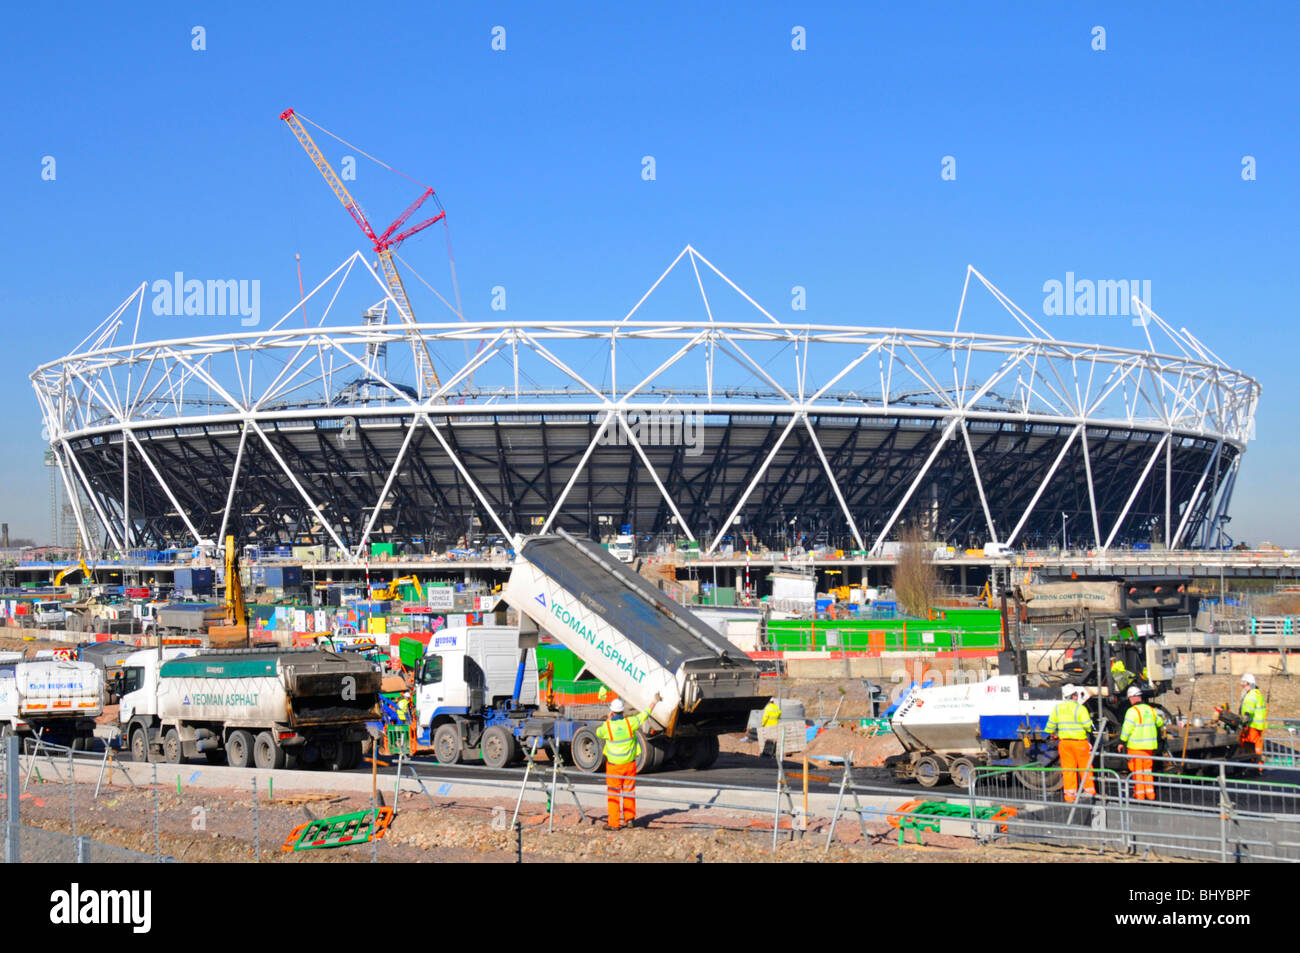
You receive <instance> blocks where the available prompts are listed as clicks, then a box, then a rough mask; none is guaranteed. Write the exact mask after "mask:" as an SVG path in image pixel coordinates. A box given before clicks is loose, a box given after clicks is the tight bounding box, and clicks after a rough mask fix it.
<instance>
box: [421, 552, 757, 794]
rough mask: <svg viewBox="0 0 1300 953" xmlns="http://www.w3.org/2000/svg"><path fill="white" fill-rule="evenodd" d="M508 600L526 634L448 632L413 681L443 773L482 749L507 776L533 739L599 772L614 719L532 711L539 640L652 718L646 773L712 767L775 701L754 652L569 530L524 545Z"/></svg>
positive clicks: (587, 710)
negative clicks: (732, 738) (728, 739)
mask: <svg viewBox="0 0 1300 953" xmlns="http://www.w3.org/2000/svg"><path fill="white" fill-rule="evenodd" d="M503 595H504V599H505V601H506V602H507V603H508V604H509V605H510V606H512V607H514V608H515V609H516V610H518V612H519V615H520V626H519V629H518V630H517V631H515V630H513V629H507V630H506V631H505V632H504V633H501V632H496V631H493V632H489V631H487V630H488V628H489V627H486V626H472V627H469V628H467V629H465V630H463V634H462V633H457V632H452V631H451V630H448V631H447V632H445V633H440V634H439V636H435V637H434V638H433V639H431V640H430V643H429V647H428V651H427V654H426V656H425V658H424V659H423V660H422V661H421V664H420V667H419V669H418V671H417V673H416V682H417V713H418V718H419V722H418V724H419V733H420V738H421V740H422V741H425V742H426V743H432V745H433V748H434V753H435V755H436V756H437V757H438V759H439V760H440V761H443V762H444V763H447V762H454V761H457V760H460V758H461V757H463V756H464V755H466V754H471V753H473V752H475V751H477V752H478V753H479V755H480V756H481V757H482V758H483V760H484V761H485V762H486V763H488V764H489V765H491V766H494V767H499V766H503V765H506V764H509V763H510V762H511V761H513V760H515V759H516V758H517V757H518V756H519V749H520V746H522V747H525V748H526V747H529V746H530V745H531V744H532V743H533V742H534V741H536V742H537V743H538V745H539V746H541V745H549V746H553V747H555V748H556V749H558V750H559V751H560V753H561V755H564V756H566V760H570V761H571V762H572V763H574V764H576V765H577V767H578V768H579V769H580V770H583V771H588V772H594V771H599V770H600V769H601V766H602V765H603V763H604V755H603V745H602V744H601V742H600V740H599V739H598V738H597V736H596V729H597V728H598V727H599V726H600V723H601V722H602V721H604V719H605V717H606V715H607V714H608V709H607V708H605V707H604V706H603V705H586V706H569V707H566V708H565V709H563V710H560V711H552V710H549V709H545V708H541V707H539V706H538V705H537V704H536V703H535V701H534V699H535V694H536V688H537V677H536V672H537V669H536V657H535V649H536V646H537V644H538V642H539V637H540V633H541V632H546V633H547V634H548V635H549V636H551V637H552V638H553V639H555V640H556V641H558V642H559V643H561V644H563V645H564V646H565V647H567V648H569V649H570V650H572V651H573V652H574V653H575V654H576V655H577V656H578V657H579V658H580V659H581V660H582V662H583V663H584V665H585V666H586V670H587V671H589V672H590V673H591V674H592V675H593V676H594V677H596V678H598V679H600V681H601V682H603V683H604V684H605V685H606V686H607V687H608V688H609V689H610V690H611V691H613V692H614V693H615V694H616V695H618V696H619V697H621V698H623V699H624V701H625V702H626V703H627V704H628V705H629V706H631V707H632V708H634V709H638V710H641V711H649V712H650V716H651V717H650V720H649V721H647V722H646V725H645V726H644V728H643V729H642V731H643V736H642V744H641V749H642V756H641V760H640V762H639V764H638V770H654V769H655V768H658V767H661V766H663V765H665V764H667V763H670V762H671V763H672V764H674V765H676V766H679V767H693V768H705V767H708V766H709V765H711V764H712V763H713V762H714V761H715V760H716V759H717V756H718V736H719V735H721V734H727V733H731V732H743V731H744V730H745V728H746V725H747V723H748V720H749V713H750V712H751V711H752V710H754V709H756V708H762V707H763V705H764V703H766V701H767V695H766V693H765V692H762V691H761V689H760V687H759V668H758V665H757V664H756V663H755V662H754V661H753V660H752V659H750V658H749V657H748V656H747V655H745V653H744V652H742V651H740V650H739V649H737V648H736V647H735V646H733V645H732V644H731V643H730V642H728V641H727V640H726V639H724V638H722V637H721V636H719V635H718V634H717V633H716V632H715V631H714V630H713V629H712V628H711V627H710V626H708V625H707V624H705V623H704V622H702V621H701V620H700V619H698V618H696V617H695V616H694V615H693V614H692V613H690V612H689V611H688V610H686V609H684V608H682V607H681V606H679V605H677V604H676V603H675V602H673V601H672V600H670V599H669V598H668V597H667V596H665V595H664V594H663V593H662V592H660V591H659V590H658V589H657V588H655V587H654V586H653V585H651V584H650V583H649V582H648V581H647V580H645V579H644V578H642V577H641V576H639V575H637V574H636V573H634V572H632V571H631V570H630V569H629V568H628V567H627V566H626V565H625V564H624V563H622V562H620V561H619V560H618V559H616V558H615V557H613V556H611V555H610V554H609V553H608V552H607V551H606V550H604V549H602V548H601V547H600V546H598V545H595V544H593V543H590V542H587V541H585V540H579V539H575V538H574V537H572V536H570V535H569V534H568V533H565V532H564V531H563V530H561V531H559V532H558V533H557V534H555V535H545V536H533V537H528V538H526V539H524V540H523V543H522V545H521V546H520V547H519V548H518V553H517V555H516V557H515V561H514V565H513V566H512V568H511V572H510V580H509V582H508V583H507V584H506V587H505V591H504V594H503ZM440 638H441V639H442V640H443V641H444V642H445V643H446V646H445V648H440V647H439V645H438V642H439V639H440ZM656 696H658V701H656V700H655V697H656ZM647 729H648V730H647Z"/></svg>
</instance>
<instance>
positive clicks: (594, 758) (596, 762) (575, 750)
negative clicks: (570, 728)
mask: <svg viewBox="0 0 1300 953" xmlns="http://www.w3.org/2000/svg"><path fill="white" fill-rule="evenodd" d="M571 754H572V755H573V763H574V765H575V766H576V767H577V769H578V770H579V771H585V772H586V773H587V774H595V773H596V772H597V771H599V770H600V766H601V765H602V764H604V763H605V745H604V743H603V742H602V741H601V740H600V738H599V737H598V736H597V734H596V729H595V728H591V727H588V726H584V727H582V728H579V729H578V730H577V731H575V732H574V733H573V742H572V751H571Z"/></svg>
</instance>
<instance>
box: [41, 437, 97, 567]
mask: <svg viewBox="0 0 1300 953" xmlns="http://www.w3.org/2000/svg"><path fill="white" fill-rule="evenodd" d="M50 449H51V450H53V452H54V463H55V465H56V466H57V467H58V468H59V476H60V477H62V478H63V488H64V490H65V491H67V494H68V499H69V500H71V501H72V514H73V515H74V516H75V517H76V518H77V532H79V533H80V534H81V542H82V545H84V546H85V547H86V549H87V550H89V551H90V553H91V554H92V557H93V555H94V554H95V553H98V552H99V547H98V546H96V545H95V544H94V543H93V542H92V541H91V539H90V533H89V532H87V531H86V521H85V520H84V519H82V516H81V501H80V500H79V499H77V491H76V490H75V489H74V488H73V485H72V481H71V480H69V479H68V471H67V470H65V469H64V467H63V459H62V455H61V454H60V453H59V451H58V450H54V448H53V447H51V448H50ZM57 542H58V540H55V543H56V544H57Z"/></svg>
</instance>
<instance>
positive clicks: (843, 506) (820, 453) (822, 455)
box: [803, 414, 867, 549]
mask: <svg viewBox="0 0 1300 953" xmlns="http://www.w3.org/2000/svg"><path fill="white" fill-rule="evenodd" d="M803 425H804V427H805V428H807V430H808V436H809V437H811V438H812V442H813V448H814V449H815V450H816V451H817V458H818V459H819V460H821V462H822V469H824V470H825V471H826V479H827V480H829V481H830V484H831V489H832V490H834V491H835V499H837V500H839V502H840V510H841V511H842V512H843V513H844V518H845V519H846V520H848V521H849V531H850V532H851V533H853V538H854V539H855V540H857V543H858V549H866V548H867V544H866V543H865V542H863V540H862V534H861V533H859V532H858V524H857V523H855V522H854V521H853V514H852V513H850V512H849V505H848V503H846V502H844V494H843V493H841V492H840V484H839V481H838V480H836V479H835V474H834V473H833V472H832V471H831V464H830V461H829V460H827V459H826V451H825V450H823V449H822V444H821V441H820V440H818V439H817V434H815V433H813V428H812V422H811V421H809V419H808V415H807V414H803Z"/></svg>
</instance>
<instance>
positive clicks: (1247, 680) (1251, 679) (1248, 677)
mask: <svg viewBox="0 0 1300 953" xmlns="http://www.w3.org/2000/svg"><path fill="white" fill-rule="evenodd" d="M1241 684H1243V685H1254V684H1255V676H1254V675H1252V674H1250V672H1247V673H1246V674H1245V675H1243V676H1241Z"/></svg>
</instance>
